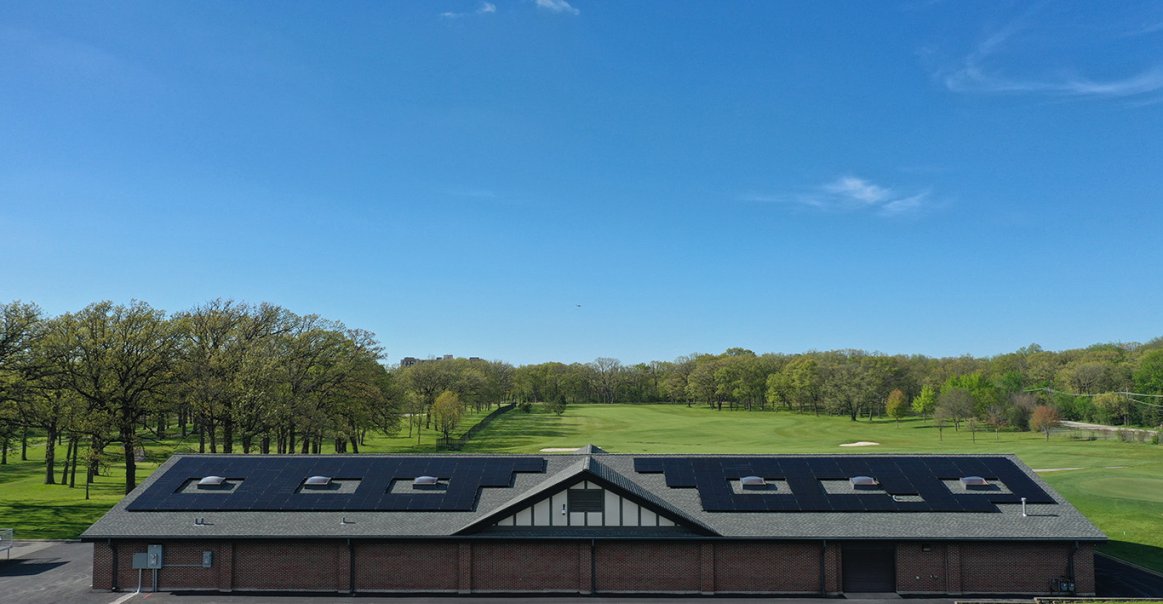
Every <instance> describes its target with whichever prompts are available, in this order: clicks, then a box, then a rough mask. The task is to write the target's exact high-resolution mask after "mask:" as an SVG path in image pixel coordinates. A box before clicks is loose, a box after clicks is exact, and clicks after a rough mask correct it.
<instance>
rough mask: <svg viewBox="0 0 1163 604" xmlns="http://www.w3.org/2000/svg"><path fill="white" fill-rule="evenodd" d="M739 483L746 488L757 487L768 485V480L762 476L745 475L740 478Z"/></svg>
mask: <svg viewBox="0 0 1163 604" xmlns="http://www.w3.org/2000/svg"><path fill="white" fill-rule="evenodd" d="M739 484H740V485H741V486H742V487H743V488H745V489H746V488H752V489H756V488H759V487H765V486H767V481H766V480H764V479H763V477H762V476H744V477H743V478H740V479H739Z"/></svg>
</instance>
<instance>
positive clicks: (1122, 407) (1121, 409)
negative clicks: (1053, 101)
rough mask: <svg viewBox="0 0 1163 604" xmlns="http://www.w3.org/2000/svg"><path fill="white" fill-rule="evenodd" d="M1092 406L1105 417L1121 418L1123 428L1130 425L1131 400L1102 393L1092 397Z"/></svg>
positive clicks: (1115, 394)
mask: <svg viewBox="0 0 1163 604" xmlns="http://www.w3.org/2000/svg"><path fill="white" fill-rule="evenodd" d="M1094 406H1095V407H1097V408H1098V409H1100V410H1101V411H1102V412H1103V413H1104V414H1105V415H1108V416H1111V417H1121V418H1122V419H1123V425H1124V426H1129V425H1130V424H1131V411H1132V404H1131V400H1130V399H1129V398H1127V397H1126V396H1124V395H1122V394H1118V393H1116V392H1103V393H1102V394H1099V395H1098V396H1095V397H1094Z"/></svg>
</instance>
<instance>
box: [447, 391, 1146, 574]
mask: <svg viewBox="0 0 1163 604" xmlns="http://www.w3.org/2000/svg"><path fill="white" fill-rule="evenodd" d="M942 432H943V433H942ZM942 432H939V431H938V429H937V428H936V427H934V426H933V425H932V424H931V423H930V422H927V421H922V420H921V419H920V418H910V419H908V420H905V421H902V422H900V423H899V424H898V423H897V422H894V421H892V420H887V419H878V420H876V421H873V422H871V423H869V422H868V421H866V420H860V421H857V422H853V421H851V420H849V419H848V418H846V417H832V416H820V417H816V416H812V415H800V414H795V413H788V412H757V411H756V412H747V411H713V410H710V409H708V408H706V407H705V406H702V407H694V408H687V407H686V406H685V405H677V406H676V405H572V406H570V407H569V408H568V410H567V411H566V412H565V414H564V415H562V416H560V417H558V416H556V415H553V414H551V413H544V412H538V413H519V412H513V413H509V414H507V415H505V416H503V417H501V418H499V419H498V420H497V421H496V422H494V423H493V424H492V426H490V427H489V429H488V430H485V431H484V432H482V433H481V434H480V435H479V436H478V437H476V438H474V439H473V440H472V442H470V443H469V445H468V447H466V451H467V450H472V451H492V452H512V453H535V452H537V451H539V450H540V449H543V448H548V447H578V446H582V445H585V444H587V443H593V444H595V445H598V446H599V447H602V448H603V449H605V450H607V451H609V452H611V453H1015V454H1017V455H1018V456H1019V457H1020V458H1021V459H1022V461H1024V462H1025V463H1026V464H1027V465H1029V466H1030V467H1032V468H1034V469H1037V470H1043V471H1042V472H1039V474H1040V475H1041V476H1042V477H1043V478H1045V479H1046V481H1047V482H1049V483H1050V485H1051V486H1053V487H1054V488H1055V489H1056V490H1058V492H1059V493H1061V494H1062V495H1063V496H1065V497H1066V498H1067V499H1068V500H1070V502H1071V503H1073V504H1074V505H1075V506H1076V507H1077V508H1078V509H1079V510H1080V511H1082V513H1084V514H1086V516H1087V517H1088V518H1090V519H1091V520H1092V521H1093V522H1094V523H1095V524H1096V525H1098V527H1099V528H1100V529H1102V531H1103V532H1105V533H1106V534H1107V536H1109V537H1110V539H1111V541H1110V543H1108V544H1106V545H1104V546H1102V548H1101V551H1103V552H1104V553H1108V554H1110V555H1113V556H1118V557H1120V558H1124V559H1127V560H1130V561H1132V562H1135V563H1138V564H1141V565H1144V566H1147V567H1150V568H1154V569H1157V570H1160V571H1163V447H1161V446H1158V445H1151V444H1144V443H1124V442H1119V441H1118V440H1117V439H1113V437H1112V438H1110V439H1104V438H1103V433H1101V432H1100V433H1095V434H1094V435H1095V436H1096V437H1097V440H1087V439H1089V438H1090V437H1091V435H1092V434H1091V433H1090V432H1070V431H1063V432H1058V433H1055V434H1053V435H1052V436H1051V438H1050V440H1048V441H1047V440H1046V438H1045V437H1044V436H1043V435H1042V434H1040V433H1032V432H1001V433H1000V434H998V435H996V436H995V435H994V433H993V432H987V431H978V432H977V434H976V436H974V435H973V434H972V433H970V432H969V431H967V430H966V429H965V427H964V425H963V426H962V429H961V430H960V431H954V430H953V429H952V428H945V429H944V430H943V431H942ZM858 441H872V442H877V443H880V444H879V445H876V446H866V447H841V446H840V445H841V444H845V443H853V442H858ZM1064 468H1071V469H1064ZM1045 470H1055V471H1045Z"/></svg>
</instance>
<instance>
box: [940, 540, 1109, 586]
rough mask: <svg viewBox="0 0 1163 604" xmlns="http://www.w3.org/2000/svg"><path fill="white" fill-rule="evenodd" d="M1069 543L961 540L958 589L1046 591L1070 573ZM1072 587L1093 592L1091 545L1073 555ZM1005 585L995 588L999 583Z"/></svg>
mask: <svg viewBox="0 0 1163 604" xmlns="http://www.w3.org/2000/svg"><path fill="white" fill-rule="evenodd" d="M1072 549H1073V544H1072V543H1008V544H995V543H963V544H961V591H962V593H985V592H991V591H992V592H998V591H1009V592H1014V593H1045V592H1048V591H1049V590H1050V581H1051V580H1053V579H1056V578H1058V577H1065V576H1068V575H1069V572H1070V571H1069V564H1070V562H1069V560H1070V551H1071V550H1072ZM1074 568H1075V573H1076V585H1075V588H1076V589H1077V591H1078V592H1080V593H1093V592H1094V556H1093V550H1092V549H1091V548H1090V547H1087V548H1085V549H1083V548H1081V547H1080V548H1079V550H1078V552H1077V553H1076V554H1075V564H1074ZM999 585H1001V586H1005V587H1003V588H1002V589H1000V590H999V589H998V586H999Z"/></svg>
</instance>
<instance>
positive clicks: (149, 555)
mask: <svg viewBox="0 0 1163 604" xmlns="http://www.w3.org/2000/svg"><path fill="white" fill-rule="evenodd" d="M145 553H146V566H145V567H146V568H161V567H162V546H160V545H151V546H149V547H148V548H146V550H145Z"/></svg>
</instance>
